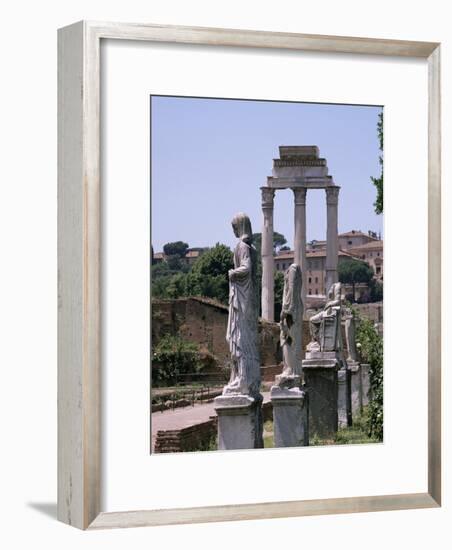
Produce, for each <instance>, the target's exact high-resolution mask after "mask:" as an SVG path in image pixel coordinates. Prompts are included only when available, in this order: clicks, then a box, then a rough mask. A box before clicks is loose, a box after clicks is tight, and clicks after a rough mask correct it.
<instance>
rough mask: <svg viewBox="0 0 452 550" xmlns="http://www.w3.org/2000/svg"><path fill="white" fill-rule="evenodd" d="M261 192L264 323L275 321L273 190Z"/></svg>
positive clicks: (266, 188)
mask: <svg viewBox="0 0 452 550" xmlns="http://www.w3.org/2000/svg"><path fill="white" fill-rule="evenodd" d="M261 191H262V213H263V218H264V219H263V225H262V247H261V255H262V318H263V319H265V320H266V321H274V319H275V292H274V284H275V283H274V270H275V260H274V257H273V199H274V196H275V191H274V189H271V188H270V187H261Z"/></svg>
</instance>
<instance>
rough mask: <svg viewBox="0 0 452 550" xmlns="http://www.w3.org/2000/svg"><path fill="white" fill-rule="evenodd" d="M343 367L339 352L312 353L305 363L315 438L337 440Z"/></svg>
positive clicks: (312, 428)
mask: <svg viewBox="0 0 452 550" xmlns="http://www.w3.org/2000/svg"><path fill="white" fill-rule="evenodd" d="M339 366H340V365H339V361H338V359H337V358H336V353H335V352H316V351H313V352H310V353H309V352H308V353H307V354H306V359H304V360H303V373H304V380H305V385H306V390H307V392H308V394H309V432H310V435H311V436H312V435H314V434H317V435H319V436H321V437H334V435H335V434H336V432H337V429H338V410H337V406H338V370H339Z"/></svg>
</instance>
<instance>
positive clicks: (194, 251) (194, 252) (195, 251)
mask: <svg viewBox="0 0 452 550" xmlns="http://www.w3.org/2000/svg"><path fill="white" fill-rule="evenodd" d="M206 250H209V249H208V248H207V247H197V248H188V249H187V252H186V253H185V256H183V257H182V258H181V259H180V261H181V262H182V263H184V264H186V265H193V264H194V263H195V262H196V260H197V259H198V258H199V257H200V256H202V255H203V254H204V252H205V251H206ZM166 259H167V258H166V255H165V253H164V252H156V253H155V254H154V256H153V263H154V264H159V263H162V262H165V261H166Z"/></svg>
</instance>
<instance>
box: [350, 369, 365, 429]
mask: <svg viewBox="0 0 452 550" xmlns="http://www.w3.org/2000/svg"><path fill="white" fill-rule="evenodd" d="M347 365H348V368H349V370H350V391H351V407H352V418H353V417H355V416H357V415H359V414H361V413H362V412H363V386H362V380H361V368H360V364H359V363H358V362H357V361H351V360H349V359H347Z"/></svg>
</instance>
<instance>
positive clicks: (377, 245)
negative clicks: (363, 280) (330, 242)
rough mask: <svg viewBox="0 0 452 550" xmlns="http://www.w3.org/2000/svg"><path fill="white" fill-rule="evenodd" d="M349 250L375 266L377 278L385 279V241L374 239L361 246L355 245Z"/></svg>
mask: <svg viewBox="0 0 452 550" xmlns="http://www.w3.org/2000/svg"><path fill="white" fill-rule="evenodd" d="M348 251H349V252H350V253H352V254H355V255H356V256H358V258H359V259H361V260H364V261H365V262H367V263H368V264H369V265H370V266H371V267H373V270H374V272H375V278H376V279H378V280H379V281H382V280H383V241H381V240H380V241H379V240H372V241H370V242H367V243H365V244H362V245H360V246H353V247H351V248H349V250H348Z"/></svg>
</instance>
